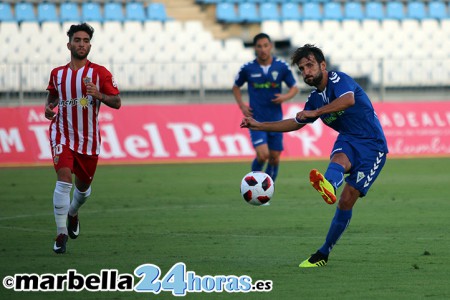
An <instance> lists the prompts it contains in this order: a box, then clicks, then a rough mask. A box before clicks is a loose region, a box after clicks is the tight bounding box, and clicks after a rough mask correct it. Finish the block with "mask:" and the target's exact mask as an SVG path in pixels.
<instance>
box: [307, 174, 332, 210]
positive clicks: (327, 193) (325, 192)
mask: <svg viewBox="0 0 450 300" xmlns="http://www.w3.org/2000/svg"><path fill="white" fill-rule="evenodd" d="M309 181H310V182H311V185H312V186H313V188H314V189H316V191H318V192H319V194H320V195H321V196H322V198H323V200H325V202H326V203H328V204H334V203H335V202H336V190H335V189H334V187H333V186H332V185H331V183H330V182H329V181H328V180H327V179H326V178H325V177H324V176H323V175H322V173H320V172H319V171H318V170H316V169H312V170H311V172H309Z"/></svg>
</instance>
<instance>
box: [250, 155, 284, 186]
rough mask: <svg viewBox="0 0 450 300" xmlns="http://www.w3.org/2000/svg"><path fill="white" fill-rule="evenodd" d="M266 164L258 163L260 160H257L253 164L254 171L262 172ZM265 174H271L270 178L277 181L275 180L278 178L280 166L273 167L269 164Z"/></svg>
mask: <svg viewBox="0 0 450 300" xmlns="http://www.w3.org/2000/svg"><path fill="white" fill-rule="evenodd" d="M264 164H265V162H263V163H262V164H261V163H259V162H258V159H256V158H255V159H254V160H253V162H252V171H262V169H263V167H264ZM265 172H266V173H267V174H269V176H270V177H272V180H273V181H275V178H277V175H278V165H276V166H272V165H271V164H267V168H266V171H265Z"/></svg>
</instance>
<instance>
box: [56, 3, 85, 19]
mask: <svg viewBox="0 0 450 300" xmlns="http://www.w3.org/2000/svg"><path fill="white" fill-rule="evenodd" d="M59 18H60V20H61V22H67V21H77V22H78V21H80V11H79V9H78V5H77V4H76V3H74V2H64V3H61V5H60V7H59Z"/></svg>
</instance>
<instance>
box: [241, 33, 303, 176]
mask: <svg viewBox="0 0 450 300" xmlns="http://www.w3.org/2000/svg"><path fill="white" fill-rule="evenodd" d="M253 46H254V49H255V55H256V59H255V60H253V61H251V62H248V63H246V64H244V65H243V66H242V67H241V69H240V70H239V73H238V74H237V75H236V79H235V81H234V85H233V95H234V98H235V100H236V102H237V104H238V105H239V108H240V109H241V111H242V113H243V115H244V116H246V117H253V118H254V119H255V120H258V121H260V122H265V121H279V120H281V119H283V112H282V109H281V104H282V103H283V102H285V101H287V100H289V99H291V98H293V97H294V96H295V95H296V94H297V93H298V88H297V82H296V80H295V79H294V76H293V74H292V71H291V70H290V68H289V65H288V64H287V63H286V62H284V61H282V60H280V59H278V58H276V57H274V56H272V48H273V45H272V42H271V40H270V37H269V36H268V35H267V34H265V33H260V34H257V35H256V36H255V37H254V38H253ZM245 82H247V84H248V97H249V105H246V104H245V103H244V102H243V101H242V93H241V87H242V86H243V85H244V83H245ZM283 82H285V83H286V85H287V86H288V87H289V91H288V92H287V93H285V94H282V93H281V91H282V90H281V85H282V83H283ZM250 138H251V140H252V144H253V147H254V148H255V152H256V158H255V159H254V160H253V162H252V167H251V169H252V171H261V170H262V169H263V167H264V165H265V164H266V162H268V163H267V167H266V170H265V172H266V173H267V174H269V175H270V176H271V177H272V179H273V180H274V181H275V179H276V177H277V175H278V166H279V163H280V155H281V151H283V133H281V132H263V131H254V130H251V129H250Z"/></svg>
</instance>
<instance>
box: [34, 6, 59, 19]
mask: <svg viewBox="0 0 450 300" xmlns="http://www.w3.org/2000/svg"><path fill="white" fill-rule="evenodd" d="M37 15H38V21H39V22H58V21H59V18H58V14H57V13H56V6H55V4H54V3H49V2H41V3H39V4H38V6H37Z"/></svg>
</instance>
